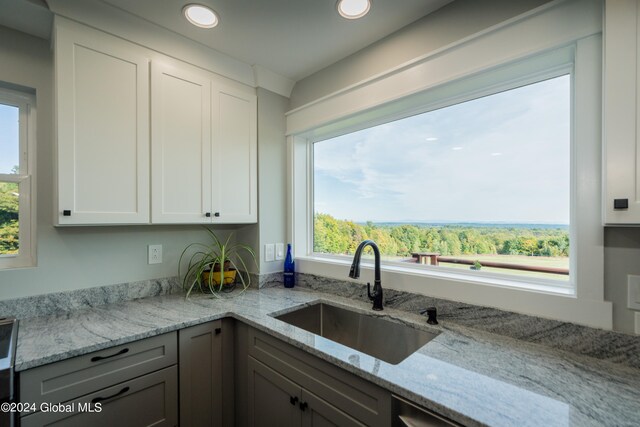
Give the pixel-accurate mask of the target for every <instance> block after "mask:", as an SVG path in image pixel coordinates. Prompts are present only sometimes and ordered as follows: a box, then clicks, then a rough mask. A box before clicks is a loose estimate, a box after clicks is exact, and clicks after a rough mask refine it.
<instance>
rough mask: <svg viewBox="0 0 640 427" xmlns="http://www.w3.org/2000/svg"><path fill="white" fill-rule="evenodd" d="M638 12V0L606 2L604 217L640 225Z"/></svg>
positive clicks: (639, 33)
mask: <svg viewBox="0 0 640 427" xmlns="http://www.w3.org/2000/svg"><path fill="white" fill-rule="evenodd" d="M638 13H640V7H639V5H638V1H637V0H607V1H606V4H605V27H604V29H605V37H604V42H605V47H604V64H605V65H604V100H603V110H604V123H603V124H604V129H603V131H604V132H603V138H604V139H603V143H604V183H605V184H604V185H605V188H604V221H605V224H612V225H614V224H620V225H622V224H640V139H639V136H640V135H638V126H639V125H640V108H639V107H640V106H639V105H638V102H639V101H640V98H639V95H640V92H639V90H638V89H639V87H638V79H639V77H640V76H639V72H640V67H639V66H638V65H639V64H638V60H639V59H640V56H639V55H638V46H640V45H639V42H638V37H640V31H639V30H640V28H639V26H638V23H639V22H640V21H639V18H638ZM625 206H626V207H625Z"/></svg>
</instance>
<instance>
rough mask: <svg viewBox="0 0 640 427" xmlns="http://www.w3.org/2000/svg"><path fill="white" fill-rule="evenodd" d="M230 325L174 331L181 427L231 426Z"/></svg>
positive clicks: (219, 322) (211, 324)
mask: <svg viewBox="0 0 640 427" xmlns="http://www.w3.org/2000/svg"><path fill="white" fill-rule="evenodd" d="M232 322H233V320H232V319H222V320H216V321H213V322H208V323H203V324H201V325H196V326H192V327H189V328H185V329H182V330H180V331H178V344H179V359H180V364H179V369H180V426H181V427H203V426H206V427H210V426H211V427H217V426H232V425H233V411H234V408H233V377H232V375H233V365H232V363H233V324H232ZM226 376H231V377H230V379H226V378H225V377H226Z"/></svg>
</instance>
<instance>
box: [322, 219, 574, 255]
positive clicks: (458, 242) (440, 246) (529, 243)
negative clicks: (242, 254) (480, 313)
mask: <svg viewBox="0 0 640 427" xmlns="http://www.w3.org/2000/svg"><path fill="white" fill-rule="evenodd" d="M365 239H371V240H373V241H375V242H376V243H377V244H378V247H379V248H380V252H381V253H382V254H383V255H388V256H400V257H410V256H411V253H412V252H438V253H440V255H443V256H455V255H475V254H501V255H528V256H547V257H568V256H569V231H568V230H567V229H565V228H562V227H558V228H551V227H549V228H546V227H540V228H535V227H529V226H515V225H514V226H511V225H504V226H503V225H497V224H496V225H484V224H483V225H478V226H475V225H473V224H469V225H466V224H464V225H456V224H451V225H449V224H442V225H432V224H403V225H398V224H374V223H372V222H368V223H366V224H358V223H355V222H352V221H343V220H338V219H335V218H333V217H332V216H331V215H327V214H322V213H318V214H316V215H315V229H314V244H313V248H314V251H315V252H321V253H332V254H353V253H354V252H355V250H356V248H357V246H358V244H359V243H360V242H361V241H362V240H365Z"/></svg>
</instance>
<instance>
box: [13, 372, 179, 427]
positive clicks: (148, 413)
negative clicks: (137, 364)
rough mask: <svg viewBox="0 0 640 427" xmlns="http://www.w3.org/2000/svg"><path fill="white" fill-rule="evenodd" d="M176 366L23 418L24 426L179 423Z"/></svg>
mask: <svg viewBox="0 0 640 427" xmlns="http://www.w3.org/2000/svg"><path fill="white" fill-rule="evenodd" d="M177 386H178V384H177V368H176V366H175V365H174V366H171V367H169V368H165V369H161V370H159V371H156V372H153V373H151V374H147V375H143V376H141V377H139V378H136V379H133V380H131V381H125V382H123V383H120V384H117V385H115V386H113V387H108V388H105V389H103V390H100V391H99V392H96V393H91V394H89V395H86V396H83V397H81V398H79V399H74V400H72V401H69V402H65V403H63V404H58V405H57V408H53V407H46V406H45V407H42V406H41V407H42V408H44V410H41V411H40V412H37V413H35V414H32V415H27V416H25V417H22V419H21V420H20V421H21V424H20V425H21V426H22V427H44V426H52V427H53V426H60V427H62V426H64V427H86V426H92V427H112V426H117V427H140V426H158V427H160V426H168V427H174V426H177V425H178V422H177V421H178V405H177V401H178V395H177V393H178V387H177Z"/></svg>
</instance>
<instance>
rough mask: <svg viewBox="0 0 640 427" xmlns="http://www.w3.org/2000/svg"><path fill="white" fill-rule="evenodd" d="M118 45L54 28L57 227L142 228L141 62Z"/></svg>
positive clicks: (145, 192) (145, 161)
mask: <svg viewBox="0 0 640 427" xmlns="http://www.w3.org/2000/svg"><path fill="white" fill-rule="evenodd" d="M123 43H125V42H122V41H114V39H113V38H110V37H107V36H106V35H104V36H100V37H95V38H88V37H87V38H86V39H85V38H84V37H83V40H82V41H78V40H76V39H75V38H74V36H72V35H71V34H68V33H67V32H66V31H65V30H64V29H62V28H57V29H56V89H57V92H56V97H57V114H58V144H57V148H58V164H57V167H58V209H57V211H58V212H57V213H56V223H57V224H59V225H64V224H123V223H147V222H149V62H148V60H147V58H145V57H143V56H141V55H139V54H137V53H136V52H134V51H133V50H129V49H127V47H126V46H123ZM65 210H67V211H70V213H71V215H70V216H65V215H63V211H65Z"/></svg>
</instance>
